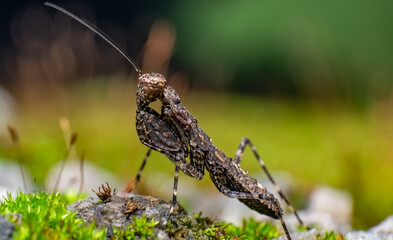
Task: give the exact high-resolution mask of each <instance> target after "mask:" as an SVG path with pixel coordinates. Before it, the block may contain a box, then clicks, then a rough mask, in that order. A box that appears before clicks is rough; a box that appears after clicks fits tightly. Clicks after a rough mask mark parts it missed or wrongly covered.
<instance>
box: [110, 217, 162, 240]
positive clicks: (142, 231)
mask: <svg viewBox="0 0 393 240" xmlns="http://www.w3.org/2000/svg"><path fill="white" fill-rule="evenodd" d="M158 223H159V221H155V220H154V219H153V220H151V221H148V220H147V217H146V216H144V217H141V218H137V217H134V221H133V223H132V224H131V225H129V226H128V227H127V229H126V230H123V229H120V228H114V229H113V235H112V237H111V239H135V238H136V237H139V238H141V239H155V235H154V230H155V228H154V226H156V225H157V224H158Z"/></svg>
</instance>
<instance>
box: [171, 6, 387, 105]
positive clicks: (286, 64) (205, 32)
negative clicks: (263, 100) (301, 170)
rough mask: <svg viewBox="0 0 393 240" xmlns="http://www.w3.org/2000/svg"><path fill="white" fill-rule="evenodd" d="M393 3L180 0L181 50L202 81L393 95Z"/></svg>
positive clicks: (353, 98) (310, 94)
mask: <svg viewBox="0 0 393 240" xmlns="http://www.w3.org/2000/svg"><path fill="white" fill-rule="evenodd" d="M392 10H393V3H392V2H391V1H387V0H385V1H379V2H378V3H375V2H372V1H367V0H361V1H355V0H352V1H344V2H343V1H328V2H318V1H311V0H302V1H296V2H292V1H289V0H281V1H259V0H248V1H246V2H244V1H242V2H239V1H234V0H232V1H214V2H211V1H198V2H193V1H178V2H177V4H174V8H173V12H172V13H173V14H172V18H173V19H174V20H173V21H174V23H175V24H176V28H177V35H178V38H177V43H176V46H177V51H176V54H175V57H177V58H179V59H181V60H180V61H182V64H184V65H187V66H188V67H189V68H190V69H191V70H192V71H193V73H194V74H195V75H196V76H198V77H196V79H198V81H196V82H195V85H196V86H198V87H203V88H209V89H211V88H212V87H216V88H221V89H222V88H225V89H232V90H235V91H248V92H254V93H258V94H261V93H263V94H270V95H279V96H281V95H288V94H290V95H292V96H298V97H301V98H313V99H323V100H335V99H336V98H338V99H340V100H344V102H345V103H347V104H351V105H355V106H364V104H366V103H368V102H369V101H370V100H372V99H384V98H387V97H391V96H392V87H393V28H392V27H391V23H392V22H393V15H392V14H391V12H392ZM175 59H176V58H175Z"/></svg>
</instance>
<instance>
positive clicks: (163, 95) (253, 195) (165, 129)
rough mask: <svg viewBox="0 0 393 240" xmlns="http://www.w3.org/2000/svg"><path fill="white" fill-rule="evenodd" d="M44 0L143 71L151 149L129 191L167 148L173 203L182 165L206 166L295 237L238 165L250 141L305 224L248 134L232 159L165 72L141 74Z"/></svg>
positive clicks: (142, 100)
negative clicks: (154, 153) (158, 106)
mask: <svg viewBox="0 0 393 240" xmlns="http://www.w3.org/2000/svg"><path fill="white" fill-rule="evenodd" d="M45 5H47V6H50V7H52V8H55V9H57V10H59V11H61V12H63V13H65V14H67V15H68V16H70V17H71V18H73V19H75V20H77V21H78V22H80V23H81V24H83V25H84V26H86V27H87V28H89V29H90V30H92V31H94V32H95V33H96V34H97V35H99V36H100V37H101V38H103V39H104V40H105V41H107V42H108V43H109V44H110V45H112V46H113V47H114V48H115V49H116V50H117V51H119V52H120V53H121V54H122V55H123V56H124V57H125V58H126V59H127V61H129V62H130V63H131V65H132V66H133V67H134V69H135V71H136V72H137V73H138V75H139V78H138V91H137V97H136V103H137V110H136V129H137V133H138V136H139V139H140V141H141V142H142V143H143V144H144V145H146V146H147V147H149V150H148V151H147V154H146V156H145V158H144V160H143V162H142V165H141V167H140V169H139V172H138V174H137V176H136V178H135V180H134V181H133V182H132V183H131V184H130V185H129V186H128V187H127V188H126V191H131V190H132V189H133V188H134V187H135V185H136V184H137V183H138V182H139V180H140V176H141V172H142V170H143V168H144V166H145V164H146V162H147V160H148V158H149V156H150V153H151V150H152V149H153V150H155V151H158V152H161V153H163V154H165V155H166V156H167V157H168V158H169V160H171V161H172V162H173V163H174V165H175V176H174V186H173V204H176V203H177V185H178V175H179V171H182V172H183V173H185V174H186V175H188V176H190V177H193V178H196V179H198V180H200V179H202V178H203V177H204V172H205V169H206V170H207V171H208V172H209V173H210V177H211V180H212V181H213V183H214V185H215V186H216V187H217V189H218V190H219V191H220V192H222V193H223V194H224V195H226V196H228V197H231V198H237V199H238V200H239V201H241V202H243V203H244V204H245V205H247V206H248V207H249V208H251V209H253V210H255V211H257V212H259V213H261V214H265V215H267V216H270V217H272V218H274V219H279V220H280V222H281V225H282V227H283V229H284V232H285V234H286V236H287V238H288V239H291V237H290V234H289V232H288V229H287V227H286V224H285V222H284V219H283V211H282V209H281V206H280V203H279V201H278V200H277V199H276V198H275V197H274V195H273V194H272V193H270V192H269V191H268V190H267V189H266V188H265V187H264V186H262V185H261V184H259V183H258V182H257V180H256V179H254V178H251V177H250V176H248V174H247V173H246V172H245V171H244V170H242V169H241V167H240V162H241V160H242V156H243V152H244V149H245V147H246V146H250V147H251V150H252V152H253V154H254V156H255V158H256V159H257V161H258V162H259V164H260V165H261V167H262V169H263V170H264V172H265V173H266V175H267V176H268V178H269V180H270V181H271V182H272V183H273V185H274V186H275V188H276V190H277V192H278V193H279V195H280V196H281V198H282V199H284V201H285V202H286V203H287V204H288V206H289V208H290V210H291V211H292V212H293V213H294V214H295V216H296V217H297V219H298V221H299V223H300V224H301V225H303V222H302V221H301V219H300V217H299V216H298V214H297V212H296V211H295V209H294V208H293V207H292V205H291V204H290V203H289V201H288V198H287V197H286V196H285V194H284V193H283V192H282V191H281V190H280V188H279V187H278V186H277V184H276V183H275V181H274V179H273V178H272V176H271V174H270V173H269V171H268V170H267V168H266V166H265V164H264V161H263V160H262V158H261V157H260V156H259V154H258V152H257V151H256V149H255V147H254V145H253V144H252V142H251V141H250V140H249V139H248V138H243V139H242V141H241V143H240V145H239V147H238V150H237V152H236V156H235V158H234V159H231V158H229V157H227V156H226V155H225V154H224V153H223V152H222V151H221V150H219V149H218V148H217V147H216V146H215V145H214V144H213V142H212V140H211V138H210V137H209V136H208V135H207V134H206V133H205V132H204V131H203V130H202V129H201V128H200V127H199V126H198V121H197V119H196V118H195V117H194V116H193V115H192V114H191V113H190V112H189V111H188V110H187V109H186V107H185V106H184V105H183V104H182V103H181V100H180V97H179V95H178V94H177V93H176V91H175V90H174V89H173V88H172V87H171V86H169V85H168V84H167V83H166V79H165V77H164V76H163V75H162V74H160V73H146V74H142V71H141V70H140V69H139V68H138V67H137V65H136V64H135V62H134V61H133V60H132V59H131V58H130V57H129V56H128V55H127V54H126V53H125V51H123V50H122V49H121V47H119V46H118V45H117V44H116V43H115V42H114V41H112V40H111V39H110V38H109V37H107V36H106V35H105V34H104V33H103V32H102V31H101V30H99V29H98V28H96V27H95V26H93V25H92V24H88V23H87V22H86V21H84V20H82V19H80V18H79V17H77V16H75V15H74V14H72V13H71V12H69V11H67V10H65V9H63V8H61V7H59V6H57V5H55V4H52V3H45ZM157 100H158V101H160V102H161V112H160V113H158V112H157V111H155V110H154V109H152V108H151V107H150V106H149V105H150V104H151V103H152V102H154V101H157ZM187 158H189V161H187Z"/></svg>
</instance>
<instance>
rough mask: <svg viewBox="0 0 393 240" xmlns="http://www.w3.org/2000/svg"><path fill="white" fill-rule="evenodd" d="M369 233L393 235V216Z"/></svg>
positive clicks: (371, 229)
mask: <svg viewBox="0 0 393 240" xmlns="http://www.w3.org/2000/svg"><path fill="white" fill-rule="evenodd" d="M369 232H373V233H383V234H393V215H391V216H389V217H387V218H386V219H385V220H384V221H383V222H381V223H380V224H378V225H377V226H375V227H372V228H370V229H369Z"/></svg>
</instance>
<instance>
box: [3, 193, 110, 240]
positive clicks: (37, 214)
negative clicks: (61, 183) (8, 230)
mask: <svg viewBox="0 0 393 240" xmlns="http://www.w3.org/2000/svg"><path fill="white" fill-rule="evenodd" d="M69 201H70V199H68V198H67V197H66V196H61V195H60V194H58V193H57V194H52V195H47V194H46V193H44V192H39V193H36V194H26V193H22V192H18V194H17V196H16V198H15V199H14V198H13V197H12V196H11V194H8V196H7V197H5V198H4V200H3V201H2V202H1V203H0V214H5V215H7V216H8V218H9V221H11V222H13V223H14V224H15V232H14V234H13V239H105V235H106V231H105V230H99V229H96V228H95V225H94V224H90V225H88V226H86V225H85V223H84V222H83V220H82V219H77V218H76V216H77V213H73V212H70V211H67V207H66V205H67V203H69Z"/></svg>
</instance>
